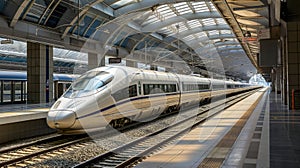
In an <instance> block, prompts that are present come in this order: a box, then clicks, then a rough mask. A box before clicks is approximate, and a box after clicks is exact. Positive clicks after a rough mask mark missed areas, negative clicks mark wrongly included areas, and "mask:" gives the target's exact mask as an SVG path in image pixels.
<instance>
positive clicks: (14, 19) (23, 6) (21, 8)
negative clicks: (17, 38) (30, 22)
mask: <svg viewBox="0 0 300 168" xmlns="http://www.w3.org/2000/svg"><path fill="white" fill-rule="evenodd" d="M30 1H31V0H24V1H23V2H22V4H21V5H20V6H19V8H18V10H17V12H16V13H15V15H14V17H13V18H12V19H11V21H10V24H9V26H10V27H14V26H15V25H16V23H17V22H18V20H19V18H20V16H21V14H22V13H23V11H24V9H25V8H26V6H27V5H28V4H29V3H30Z"/></svg>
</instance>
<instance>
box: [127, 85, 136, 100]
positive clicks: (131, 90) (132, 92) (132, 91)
mask: <svg viewBox="0 0 300 168" xmlns="http://www.w3.org/2000/svg"><path fill="white" fill-rule="evenodd" d="M135 96H137V88H136V85H131V86H129V97H135Z"/></svg>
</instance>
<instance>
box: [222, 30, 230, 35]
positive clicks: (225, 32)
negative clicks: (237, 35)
mask: <svg viewBox="0 0 300 168" xmlns="http://www.w3.org/2000/svg"><path fill="white" fill-rule="evenodd" d="M220 32H221V34H232V32H231V30H220Z"/></svg>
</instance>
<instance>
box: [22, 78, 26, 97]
mask: <svg viewBox="0 0 300 168" xmlns="http://www.w3.org/2000/svg"><path fill="white" fill-rule="evenodd" d="M22 91H23V92H22V101H23V102H26V100H27V82H26V81H22Z"/></svg>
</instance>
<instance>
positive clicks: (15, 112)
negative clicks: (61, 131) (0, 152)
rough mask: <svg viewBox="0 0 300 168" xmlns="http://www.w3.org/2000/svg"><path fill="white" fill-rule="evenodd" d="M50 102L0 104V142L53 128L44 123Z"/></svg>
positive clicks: (42, 132) (40, 133)
mask: <svg viewBox="0 0 300 168" xmlns="http://www.w3.org/2000/svg"><path fill="white" fill-rule="evenodd" d="M50 106H51V104H9V105H0V143H6V142H9V141H14V140H18V139H23V138H29V137H32V136H37V135H44V134H48V133H51V132H54V130H52V129H50V128H49V127H48V125H47V124H46V117H47V113H48V111H49V108H50Z"/></svg>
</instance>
